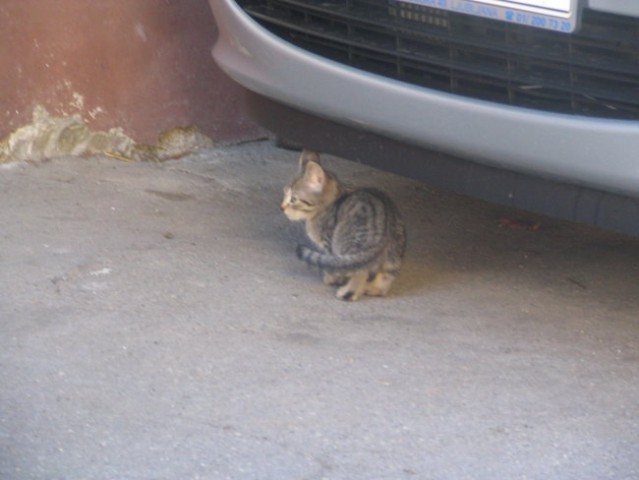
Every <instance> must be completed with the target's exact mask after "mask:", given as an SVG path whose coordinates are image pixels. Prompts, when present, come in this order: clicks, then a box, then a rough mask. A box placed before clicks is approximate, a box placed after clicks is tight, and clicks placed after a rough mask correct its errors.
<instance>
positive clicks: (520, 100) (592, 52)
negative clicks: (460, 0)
mask: <svg viewBox="0 0 639 480" xmlns="http://www.w3.org/2000/svg"><path fill="white" fill-rule="evenodd" d="M237 3H238V4H239V5H240V6H241V7H242V8H243V9H244V10H245V11H246V12H247V13H248V14H249V15H250V16H251V17H252V18H253V19H255V20H256V21H257V22H259V23H260V24H261V25H262V26H264V27H265V28H267V29H268V30H270V31H271V32H272V33H274V34H275V35H277V36H279V37H281V38H283V39H285V40H287V41H288V42H290V43H292V44H294V45H297V46H298V47H301V48H303V49H305V50H308V51H310V52H313V53H315V54H318V55H320V56H322V57H325V58H328V59H331V60H334V61H337V62H340V63H343V64H346V65H350V66H352V67H355V68H358V69H361V70H365V71H367V72H371V73H374V74H377V75H382V76H385V77H388V78H392V79H395V80H399V81H402V82H406V83H410V84H412V85H418V86H422V87H427V88H431V89H435V90H439V91H443V92H449V93H453V94H456V95H463V96H467V97H472V98H478V99H483V100H488V101H492V102H499V103H502V104H508V105H514V106H518V107H524V108H532V109H537V110H544V111H551V112H560V113H569V114H574V115H582V116H589V117H604V118H616V119H639V20H638V19H636V18H631V17H625V16H620V15H612V14H608V13H602V12H597V11H594V10H584V11H583V15H582V24H581V28H580V29H579V30H578V32H576V33H574V34H570V35H568V34H564V33H558V32H553V31H549V30H541V29H536V28H532V27H528V26H523V25H514V24H510V23H506V22H500V21H496V20H490V19H484V18H479V17H473V16H468V15H464V14H459V13H453V12H448V11H442V10H437V9H433V8H428V7H424V6H420V5H415V4H409V3H404V2H401V1H397V0H237Z"/></svg>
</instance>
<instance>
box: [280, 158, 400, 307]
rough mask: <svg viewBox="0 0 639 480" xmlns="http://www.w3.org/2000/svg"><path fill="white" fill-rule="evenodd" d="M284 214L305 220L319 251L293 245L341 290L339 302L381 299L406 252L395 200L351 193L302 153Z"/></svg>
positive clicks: (378, 194)
mask: <svg viewBox="0 0 639 480" xmlns="http://www.w3.org/2000/svg"><path fill="white" fill-rule="evenodd" d="M281 208H282V211H283V212H284V214H285V215H286V216H287V217H288V219H289V220H292V221H302V220H303V221H305V222H306V233H307V235H308V237H309V238H310V239H311V241H312V242H313V243H314V244H315V245H316V246H317V249H313V248H309V247H306V246H303V245H299V246H298V247H297V256H298V257H299V258H300V259H301V260H304V261H305V262H306V263H308V264H309V265H314V266H317V267H319V268H320V269H321V270H322V271H323V272H324V283H326V284H328V285H334V286H339V287H340V288H339V289H338V290H337V298H340V299H342V300H351V301H354V300H358V299H359V298H360V297H361V296H362V295H376V296H383V295H386V293H387V292H388V290H389V288H390V286H391V284H392V283H393V281H394V280H395V277H396V276H397V274H398V272H399V267H400V266H401V263H402V258H403V256H404V250H405V248H406V231H405V229H404V224H403V222H402V219H401V215H400V213H399V211H398V210H397V207H396V206H395V204H394V203H393V201H392V200H391V199H390V198H388V196H386V194H384V193H383V192H381V191H379V190H375V189H372V188H361V189H350V188H347V187H345V186H344V185H342V184H341V183H340V182H339V181H338V180H337V178H336V177H335V175H334V174H333V173H332V172H329V171H328V170H324V169H323V168H322V166H321V165H320V160H319V155H318V154H317V153H315V152H311V151H308V150H304V151H303V152H302V155H301V156H300V162H299V172H298V174H297V176H296V177H295V178H293V180H292V181H291V183H290V184H289V185H288V186H287V187H285V188H284V200H283V201H282V205H281Z"/></svg>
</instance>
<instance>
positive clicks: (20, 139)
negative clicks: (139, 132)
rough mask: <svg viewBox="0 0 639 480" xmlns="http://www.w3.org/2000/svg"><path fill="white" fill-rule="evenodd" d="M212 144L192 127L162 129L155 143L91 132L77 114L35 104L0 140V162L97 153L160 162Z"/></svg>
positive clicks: (116, 132) (118, 132)
mask: <svg viewBox="0 0 639 480" xmlns="http://www.w3.org/2000/svg"><path fill="white" fill-rule="evenodd" d="M212 145H213V141H212V140H211V139H210V138H209V137H207V136H206V135H204V134H203V133H201V132H200V131H199V130H198V129H197V128H196V127H193V126H189V127H176V128H172V129H169V130H166V131H164V132H162V133H161V134H160V136H159V137H158V142H157V144H155V145H146V144H137V143H135V142H134V141H133V139H131V137H129V136H128V135H126V134H125V133H124V131H123V129H122V128H112V129H110V130H108V131H92V130H90V129H89V128H88V126H87V124H86V123H85V122H84V120H83V119H82V117H81V116H80V115H79V114H75V115H71V116H63V117H54V116H51V115H50V114H49V112H47V110H46V109H45V108H44V107H42V106H36V107H35V108H34V110H33V118H32V123H30V124H28V125H25V126H23V127H20V128H18V129H17V130H15V131H14V132H13V133H12V134H11V135H9V136H8V137H7V138H5V139H3V140H1V141H0V164H2V163H9V162H16V161H42V160H46V159H50V158H55V157H60V156H63V155H81V156H90V155H98V154H103V155H108V156H111V157H114V158H118V159H120V160H131V161H139V160H145V161H163V160H169V159H174V158H179V157H181V156H184V155H186V154H187V153H191V152H193V151H195V150H198V149H200V148H205V147H210V146H212Z"/></svg>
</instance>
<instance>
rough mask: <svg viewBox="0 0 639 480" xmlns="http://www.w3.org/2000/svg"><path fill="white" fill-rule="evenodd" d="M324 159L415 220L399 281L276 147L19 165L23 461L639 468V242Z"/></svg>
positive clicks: (4, 179) (1, 185)
mask: <svg viewBox="0 0 639 480" xmlns="http://www.w3.org/2000/svg"><path fill="white" fill-rule="evenodd" d="M326 163H327V164H328V165H329V166H330V167H332V168H333V169H334V170H336V171H337V172H338V173H339V174H340V175H341V177H342V178H344V179H346V180H349V181H353V182H356V183H358V184H366V185H375V186H378V187H381V188H384V189H385V190H386V191H387V192H388V193H390V194H391V195H392V196H393V197H394V198H395V199H396V200H397V203H398V204H399V206H400V208H401V209H402V210H403V212H404V214H405V217H406V222H407V225H408V228H409V250H408V254H407V259H406V264H405V267H404V270H403V272H402V275H401V276H400V278H399V280H398V282H397V283H396V285H395V288H394V289H393V291H392V294H391V295H390V296H389V297H388V298H385V299H365V300H363V301H361V302H357V303H345V302H341V301H339V300H337V299H335V298H334V296H333V295H334V291H333V289H332V288H331V287H327V286H325V285H323V284H322V282H321V279H320V275H319V274H318V273H317V272H315V271H313V270H310V269H308V268H307V267H306V266H305V265H303V264H301V263H300V262H299V261H298V260H297V259H296V258H295V255H294V250H295V245H296V242H297V240H298V239H299V236H300V229H298V228H297V227H298V226H299V225H294V224H291V223H289V222H288V221H287V220H286V218H284V216H283V215H282V214H281V212H280V211H279V202H280V196H281V191H282V186H283V184H284V183H285V181H286V180H287V179H288V178H289V177H290V176H291V175H292V174H293V172H294V170H295V169H296V154H295V153H292V152H287V151H283V150H278V149H276V148H275V147H273V146H272V145H271V144H270V143H268V142H263V143H254V144H248V145H243V146H236V147H231V148H219V149H213V150H208V151H204V152H201V153H198V154H195V155H192V156H190V157H188V158H186V159H183V160H180V161H172V162H168V163H163V164H150V163H125V162H120V161H118V160H114V159H109V158H101V159H100V158H98V159H96V158H94V159H81V158H63V159H57V160H53V161H49V162H46V163H40V164H29V163H21V164H12V165H7V166H3V167H1V168H0V202H1V205H2V208H0V332H1V335H0V478H2V479H7V480H23V479H43V480H57V479H90V480H93V479H105V480H111V479H118V480H119V479H139V480H152V479H167V480H173V479H180V480H181V479H212V480H218V479H220V480H221V479H242V480H243V479H264V480H288V479H305V480H321V479H330V480H360V479H361V480H376V479H389V480H395V479H398V480H401V479H425V480H448V479H452V480H463V479H486V480H497V479H508V480H514V479H540V480H541V479H543V480H552V479H557V480H559V479H561V480H567V479H575V480H589V479H625V480H630V479H639V239H631V238H626V237H622V236H619V235H615V234H612V233H606V232H601V231H598V230H595V229H590V228H586V227H583V226H577V225H573V224H568V223H562V222H558V221H553V220H548V219H545V218H536V217H531V216H530V215H527V214H524V213H522V212H514V211H511V210H508V209H505V208H503V207H494V206H490V205H486V204H484V203H481V202H477V201H474V200H470V199H466V198H461V197H458V196H455V195H452V194H449V193H442V192H439V191H434V190H431V189H429V188H427V187H426V186H424V185H421V184H418V183H414V182H412V181H409V180H406V179H402V178H398V177H394V176H392V175H389V174H386V173H382V172H379V171H374V170H372V169H369V168H367V167H363V166H361V165H357V164H354V163H351V162H345V161H342V160H338V159H334V158H328V159H327V161H326ZM522 221H525V222H523V223H522ZM526 222H531V223H526ZM536 222H541V225H540V226H539V228H526V226H527V225H528V226H530V225H531V224H535V223H536Z"/></svg>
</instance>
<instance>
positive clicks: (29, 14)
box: [0, 0, 258, 143]
mask: <svg viewBox="0 0 639 480" xmlns="http://www.w3.org/2000/svg"><path fill="white" fill-rule="evenodd" d="M215 33H216V29H215V24H214V20H213V15H212V13H211V11H210V9H209V6H208V3H207V0H179V1H176V0H100V1H93V0H2V1H1V2H0V65H2V68H1V69H0V137H4V136H6V135H7V134H9V133H10V132H11V131H13V130H14V129H15V128H17V127H19V126H21V125H24V124H26V123H30V121H31V112H32V109H33V106H34V105H35V104H37V103H40V104H42V105H44V106H45V107H46V108H47V109H48V110H49V112H50V113H52V114H54V115H64V114H73V113H80V114H81V115H82V117H83V118H84V119H85V120H87V122H88V123H89V126H90V127H91V128H93V129H109V128H112V127H122V128H123V129H124V131H125V133H127V134H128V135H130V136H131V137H133V138H134V139H135V140H136V141H138V142H144V143H153V142H155V140H156V137H157V134H158V133H159V132H160V131H162V130H165V129H168V128H172V127H176V126H184V125H190V124H195V125H197V126H198V127H200V129H201V130H202V131H203V132H204V133H206V134H207V135H209V136H211V137H212V138H213V139H214V140H219V141H237V140H246V139H249V138H254V137H255V136H257V134H258V130H257V128H256V127H255V126H254V125H253V124H252V123H251V122H250V121H249V120H248V119H247V118H245V117H244V116H243V115H241V114H240V113H239V108H238V104H239V100H238V96H239V90H238V88H237V87H236V86H234V85H233V84H232V83H231V82H230V81H229V80H228V79H227V78H226V77H225V76H224V75H223V74H222V72H221V71H220V70H219V69H218V68H217V66H216V65H215V64H214V62H213V60H212V58H211V54H210V50H211V47H212V45H213V41H214V39H215Z"/></svg>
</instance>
